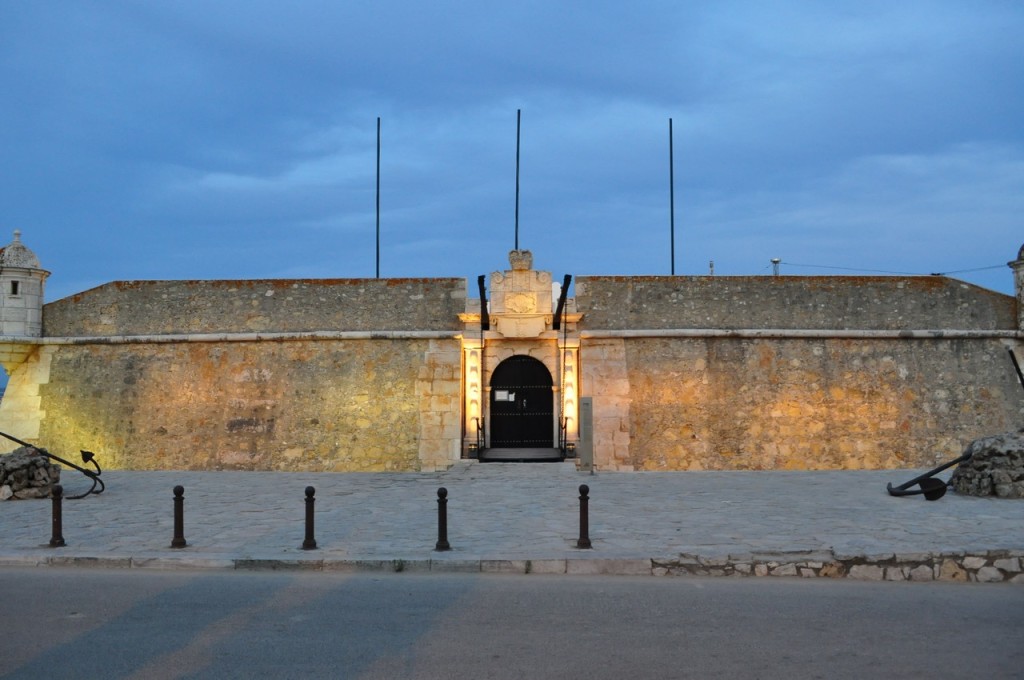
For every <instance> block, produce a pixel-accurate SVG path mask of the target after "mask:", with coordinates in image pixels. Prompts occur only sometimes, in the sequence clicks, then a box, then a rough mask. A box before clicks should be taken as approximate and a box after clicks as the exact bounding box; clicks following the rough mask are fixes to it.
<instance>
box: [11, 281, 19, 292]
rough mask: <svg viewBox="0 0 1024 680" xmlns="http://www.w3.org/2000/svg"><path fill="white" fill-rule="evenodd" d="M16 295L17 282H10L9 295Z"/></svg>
mask: <svg viewBox="0 0 1024 680" xmlns="http://www.w3.org/2000/svg"><path fill="white" fill-rule="evenodd" d="M17 294H18V282H17V281H11V295H17Z"/></svg>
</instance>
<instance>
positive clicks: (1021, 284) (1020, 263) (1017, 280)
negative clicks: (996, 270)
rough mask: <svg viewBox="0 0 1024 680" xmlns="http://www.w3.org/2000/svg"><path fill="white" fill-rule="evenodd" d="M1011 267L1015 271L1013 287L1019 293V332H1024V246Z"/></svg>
mask: <svg viewBox="0 0 1024 680" xmlns="http://www.w3.org/2000/svg"><path fill="white" fill-rule="evenodd" d="M1009 265H1010V269H1012V270H1013V287H1014V290H1015V291H1016V293H1017V330H1021V331H1024V246H1021V247H1020V251H1019V252H1018V253H1017V259H1016V260H1014V261H1013V262H1010V263H1009Z"/></svg>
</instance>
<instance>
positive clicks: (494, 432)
mask: <svg viewBox="0 0 1024 680" xmlns="http://www.w3.org/2000/svg"><path fill="white" fill-rule="evenodd" d="M552 386H553V384H552V380H551V373H550V372H548V369H547V367H546V366H545V365H544V364H543V363H541V362H540V361H538V360H537V359H534V358H533V357H529V356H524V355H518V356H514V357H509V358H508V359H505V360H504V361H502V362H501V363H500V364H498V367H497V368H495V369H494V374H493V375H492V376H491V444H490V446H491V448H492V449H500V448H505V449H529V448H549V447H553V446H555V441H554V426H553V423H554V392H553V390H552Z"/></svg>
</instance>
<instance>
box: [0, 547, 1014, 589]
mask: <svg viewBox="0 0 1024 680" xmlns="http://www.w3.org/2000/svg"><path fill="white" fill-rule="evenodd" d="M47 566H48V567H86V568H107V569H167V570H175V569H185V570H205V569H226V570H254V571H259V570H263V571H323V572H339V573H346V572H348V573H354V572H395V573H402V572H408V573H427V572H434V573H480V574H523V575H526V574H546V575H580V576H587V575H589V576H597V575H602V576H668V577H673V576H683V577H685V576H697V577H701V576H707V577H716V576H731V577H796V578H850V579H855V580H863V581H949V582H959V583H1001V582H1008V583H1015V584H1022V585H1024V550H992V551H988V552H986V553H984V554H973V553H972V554H966V553H963V552H951V553H940V554H930V553H916V554H886V555H842V554H838V555H837V554H834V553H823V554H808V553H789V554H785V553H783V554H774V555H735V556H728V557H705V556H700V555H680V556H678V557H670V558H651V559H630V558H627V559H614V558H601V557H593V558H588V557H580V558H578V559H572V558H568V559H539V560H525V559H467V558H458V557H453V558H448V559H446V558H444V557H438V558H433V559H422V558H416V559H390V560H386V559H374V558H366V559H359V558H353V559H338V558H323V559H318V558H316V556H315V551H310V552H309V557H308V558H306V557H301V558H300V557H296V558H284V559H282V558H272V557H246V558H224V557H220V556H214V555H201V554H193V555H189V554H186V553H182V554H181V555H174V556H159V557H120V556H111V555H103V556H100V555H93V556H90V555H82V554H78V555H73V556H71V555H67V556H65V555H61V554H59V553H58V552H55V553H54V554H53V555H50V556H39V555H24V556H12V555H8V556H5V557H2V558H0V567H47Z"/></svg>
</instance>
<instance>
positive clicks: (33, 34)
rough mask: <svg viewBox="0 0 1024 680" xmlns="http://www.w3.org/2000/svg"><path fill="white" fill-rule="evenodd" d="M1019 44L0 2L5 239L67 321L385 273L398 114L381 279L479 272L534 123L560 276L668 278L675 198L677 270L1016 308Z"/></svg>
mask: <svg viewBox="0 0 1024 680" xmlns="http://www.w3.org/2000/svg"><path fill="white" fill-rule="evenodd" d="M1022 35H1024V3H1022V2H1020V1H1019V0H971V1H970V2H964V1H962V0H955V1H950V2H942V1H934V2H923V1H922V2H917V1H914V0H909V1H907V2H896V3H894V2H888V1H886V2H876V1H874V0H856V1H853V2H847V1H845V0H836V1H830V2H827V3H826V2H817V1H810V0H808V1H806V2H790V1H786V0H774V1H773V2H770V3H766V2H741V1H735V2H734V1H731V0H720V1H715V2H702V1H699V0H694V1H692V2H687V1H683V0H673V1H670V2H660V1H655V0H634V1H633V2H630V3H625V2H621V0H616V1H614V2H606V1H604V0H591V1H588V2H557V1H555V0H545V1H543V2H535V1H533V0H522V1H519V2H500V3H499V2H487V1H481V0H478V1H476V2H469V1H465V2H463V1H459V2H455V1H450V0H433V1H432V2H429V3H421V2H411V1H408V0H407V1H405V2H393V1H392V0H374V1H373V2H360V1H357V0H348V1H347V2H339V1H337V0H324V1H320V0H291V1H289V2H271V1H269V0H221V1H214V0H202V1H193V0H173V1H171V0H144V1H143V0H131V1H129V0H104V1H90V0H62V1H60V2H56V1H53V0H33V1H32V2H28V1H24V2H22V1H18V0H0V110H2V111H3V114H2V117H0V121H2V124H0V149H2V154H0V242H3V243H6V242H8V241H9V240H10V238H11V237H10V234H11V232H13V231H14V230H15V229H20V230H21V231H22V240H23V242H24V243H25V244H26V245H27V246H29V247H30V248H31V249H32V250H33V251H34V252H35V253H36V254H37V255H38V256H39V258H40V260H41V261H42V265H43V267H44V268H46V269H48V270H49V271H51V272H52V275H51V276H50V278H49V280H48V282H47V299H48V300H55V299H59V298H61V297H64V296H67V295H70V294H73V293H76V292H80V291H83V290H87V289H89V288H92V287H94V286H97V285H101V284H103V283H105V282H108V281H114V280H138V279H252V278H360V277H373V276H374V275H375V273H376V240H375V239H376V236H375V233H376V219H377V213H376V181H377V180H376V178H377V155H376V144H377V119H378V117H379V118H380V119H381V159H380V242H381V245H380V274H381V276H383V277H410V276H412V277H420V276H455V277H467V278H470V279H471V280H472V278H473V277H476V276H477V275H479V274H484V273H488V272H491V271H495V270H500V269H506V268H508V259H507V253H508V251H509V250H511V249H512V248H513V247H514V245H515V224H516V222H515V219H516V126H517V110H521V112H522V113H521V116H522V118H521V142H520V180H519V182H520V192H519V195H520V198H519V245H520V247H521V248H527V249H530V250H532V251H533V253H534V265H535V268H538V269H544V270H548V271H552V272H553V274H554V275H555V277H556V278H561V276H562V275H563V274H573V275H576V276H579V275H587V274H592V275H593V274H619V275H631V274H632V275H667V274H669V273H670V272H671V271H672V267H673V261H672V250H673V248H672V246H671V239H672V235H673V231H672V228H671V225H672V216H673V211H672V210H670V185H672V186H674V241H675V243H674V260H675V261H674V268H675V273H676V274H677V275H704V274H708V273H709V271H710V265H709V262H710V261H714V273H715V274H716V275H764V274H770V273H771V259H772V258H779V259H780V260H781V264H780V267H779V268H780V273H781V274H783V275H831V274H876V273H894V274H896V273H898V274H904V273H906V274H931V273H953V274H952V275H953V276H955V277H957V278H960V279H963V280H965V281H968V282H971V283H975V284H977V285H980V286H984V287H986V288H989V289H992V290H996V291H999V292H1003V293H1012V290H1013V280H1012V275H1011V272H1010V270H1009V268H1008V267H1007V266H1006V263H1007V262H1008V261H1010V260H1012V259H1014V258H1015V257H1016V254H1017V251H1018V249H1019V248H1020V247H1021V244H1022V243H1024V228H1022V227H1024V87H1022V84H1024V39H1022V38H1021V36H1022ZM670 120H671V121H672V140H673V144H672V146H671V150H672V159H673V163H671V164H670V162H669V159H670V145H669V121H670ZM670 170H671V172H672V176H673V181H672V182H670ZM0 245H2V243H0ZM471 288H473V286H471Z"/></svg>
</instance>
